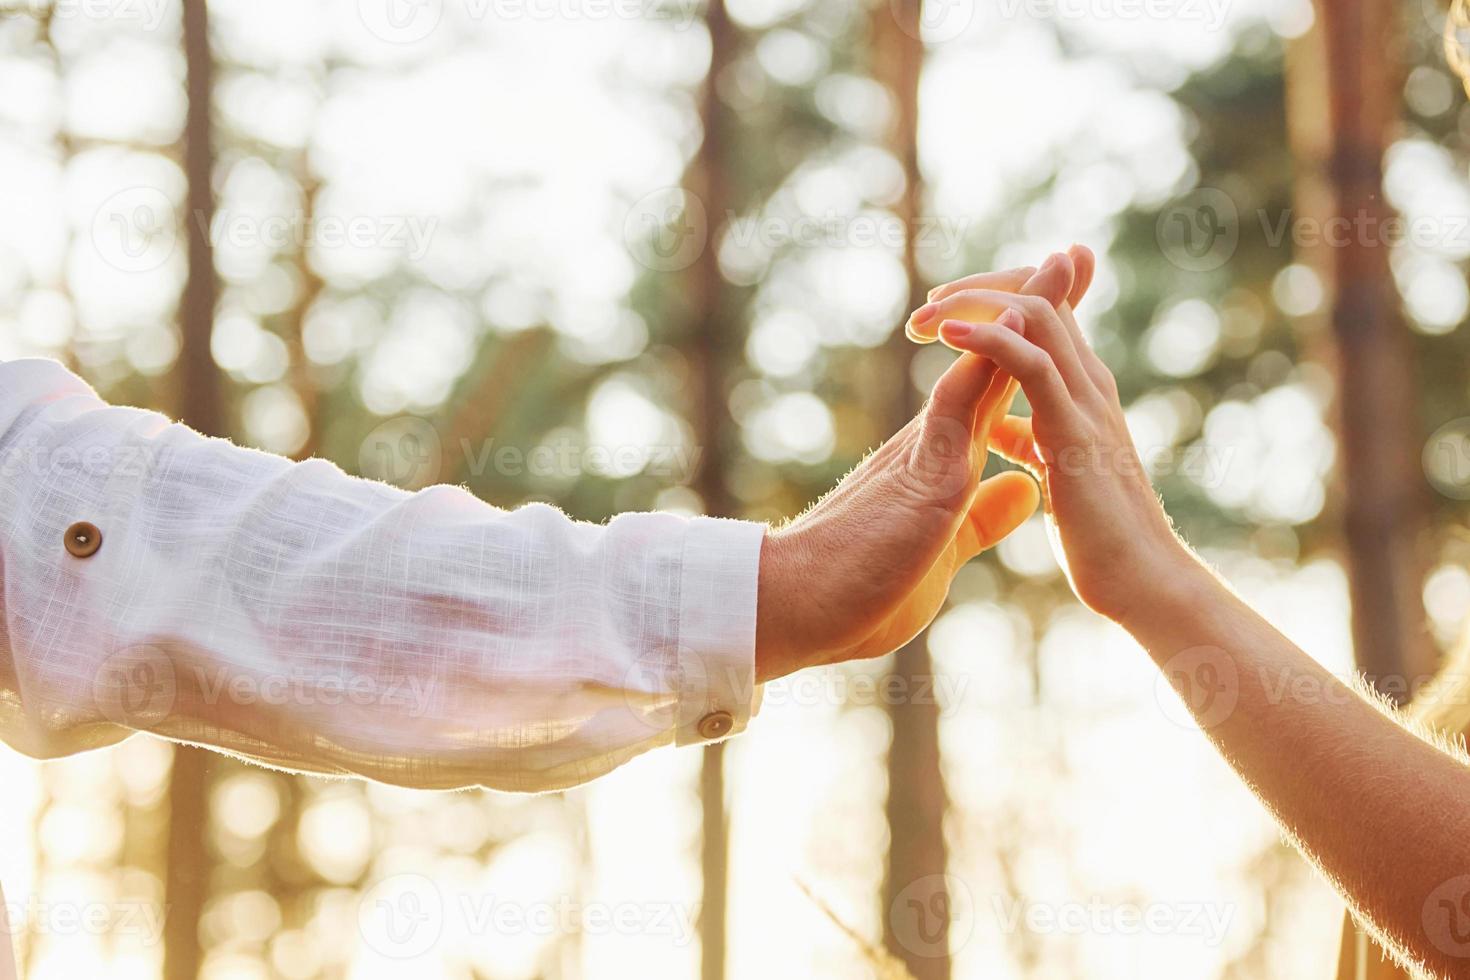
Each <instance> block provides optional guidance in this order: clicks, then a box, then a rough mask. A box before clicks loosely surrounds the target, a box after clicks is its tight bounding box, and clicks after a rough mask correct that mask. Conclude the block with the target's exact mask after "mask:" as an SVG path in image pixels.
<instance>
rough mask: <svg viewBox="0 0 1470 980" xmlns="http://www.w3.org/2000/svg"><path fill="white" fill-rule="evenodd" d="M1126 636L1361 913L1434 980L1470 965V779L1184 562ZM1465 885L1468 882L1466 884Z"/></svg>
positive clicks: (1168, 569)
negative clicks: (1468, 930) (1469, 919)
mask: <svg viewBox="0 0 1470 980" xmlns="http://www.w3.org/2000/svg"><path fill="white" fill-rule="evenodd" d="M1157 581H1158V582H1159V583H1160V586H1159V589H1158V594H1157V595H1156V596H1154V597H1153V599H1154V601H1151V602H1148V603H1142V604H1140V605H1141V606H1142V607H1143V608H1140V609H1139V610H1138V612H1137V613H1136V614H1135V615H1134V616H1132V617H1131V618H1130V620H1129V621H1128V622H1125V623H1124V626H1126V627H1127V628H1128V630H1129V631H1130V632H1131V633H1132V634H1133V635H1134V636H1135V637H1136V638H1137V639H1138V640H1139V642H1140V643H1142V644H1143V645H1144V647H1145V648H1147V650H1148V651H1149V654H1150V656H1152V657H1153V659H1154V660H1155V662H1156V663H1158V665H1159V667H1160V669H1162V670H1163V671H1164V673H1165V675H1166V676H1167V678H1168V680H1169V682H1170V683H1171V684H1172V685H1173V686H1174V688H1175V689H1176V690H1177V691H1178V692H1179V693H1180V696H1181V697H1182V698H1183V699H1184V701H1185V704H1186V705H1187V706H1188V707H1189V710H1190V711H1191V712H1192V713H1193V714H1194V716H1195V718H1196V719H1197V721H1198V722H1199V724H1200V727H1201V728H1202V729H1203V730H1204V731H1205V732H1206V733H1207V734H1208V735H1209V737H1210V738H1211V739H1212V740H1213V741H1214V742H1215V743H1216V745H1217V746H1218V747H1219V749H1220V751H1221V752H1222V753H1223V754H1224V756H1225V758H1226V759H1227V760H1228V761H1229V762H1230V764H1231V765H1232V766H1233V767H1234V768H1235V769H1236V771H1237V772H1238V773H1239V774H1240V776H1241V777H1242V778H1243V779H1245V781H1246V782H1247V783H1248V784H1249V785H1250V786H1251V787H1252V789H1253V790H1254V791H1255V792H1256V793H1257V794H1258V795H1259V796H1260V797H1261V799H1262V801H1263V802H1264V803H1265V804H1266V806H1267V807H1268V808H1269V809H1270V810H1271V812H1272V813H1273V814H1274V815H1275V816H1276V818H1277V819H1278V820H1279V821H1280V823H1281V824H1282V826H1283V827H1284V828H1285V830H1286V831H1287V832H1288V833H1289V834H1290V835H1291V836H1292V838H1293V840H1294V841H1295V842H1296V843H1297V844H1298V845H1299V847H1300V848H1301V849H1302V850H1303V851H1304V852H1305V853H1306V854H1307V856H1308V857H1309V858H1311V859H1312V860H1313V861H1314V862H1316V863H1317V864H1318V865H1319V866H1320V867H1321V868H1322V870H1323V871H1324V872H1325V873H1326V875H1327V876H1328V877H1329V878H1330V879H1331V880H1332V882H1333V883H1334V885H1335V886H1336V887H1337V888H1338V889H1339V890H1340V891H1341V892H1342V894H1343V896H1344V897H1345V898H1346V899H1347V900H1348V902H1349V903H1350V905H1351V906H1352V907H1353V908H1354V909H1355V911H1356V912H1357V913H1358V914H1359V915H1360V916H1361V917H1362V918H1363V919H1364V920H1365V921H1366V922H1367V923H1368V924H1369V925H1370V926H1371V927H1372V928H1373V929H1375V930H1376V931H1377V932H1378V934H1379V935H1380V938H1382V939H1384V940H1385V941H1387V942H1388V943H1389V944H1391V946H1392V947H1393V948H1394V949H1395V950H1396V952H1398V953H1399V954H1400V955H1401V956H1404V957H1406V958H1409V959H1411V960H1413V961H1415V962H1418V963H1423V964H1427V965H1428V967H1429V968H1430V969H1431V970H1433V971H1434V972H1435V974H1436V975H1443V976H1451V975H1453V976H1462V975H1464V974H1465V971H1466V970H1467V968H1470V942H1467V939H1470V937H1466V936H1464V935H1463V934H1462V933H1461V932H1460V930H1461V929H1463V928H1464V927H1463V925H1462V924H1461V923H1462V921H1463V920H1462V919H1460V918H1458V917H1459V916H1462V915H1463V914H1464V912H1465V911H1466V910H1467V909H1470V878H1461V876H1463V875H1467V874H1470V768H1467V767H1466V766H1465V765H1464V764H1463V763H1462V762H1461V760H1460V759H1457V758H1456V757H1454V756H1453V755H1451V754H1449V753H1448V752H1445V751H1442V750H1441V749H1440V748H1438V747H1436V746H1434V745H1431V744H1429V743H1428V742H1426V741H1425V740H1423V739H1421V738H1420V737H1418V736H1416V735H1415V734H1414V733H1412V732H1411V731H1410V730H1408V729H1406V728H1405V727H1403V726H1401V725H1400V724H1397V723H1395V721H1393V720H1391V719H1390V717H1389V716H1388V715H1387V714H1386V713H1385V712H1383V711H1381V710H1379V709H1378V708H1377V707H1375V706H1374V705H1372V704H1369V703H1368V702H1367V701H1366V700H1364V698H1363V697H1361V696H1360V695H1359V694H1358V693H1357V692H1355V691H1354V690H1352V689H1351V688H1350V687H1349V686H1347V685H1345V684H1343V683H1342V682H1341V681H1339V680H1338V679H1337V678H1336V677H1334V676H1333V675H1332V674H1331V673H1330V672H1329V671H1327V670H1325V669H1324V668H1323V667H1322V666H1321V665H1319V664H1318V663H1317V662H1316V661H1314V660H1313V659H1312V658H1311V657H1309V656H1308V655H1307V654H1306V653H1304V652H1303V651H1302V650H1301V649H1299V648H1298V647H1296V646H1295V645H1294V644H1292V643H1291V642H1290V641H1289V640H1287V639H1286V638H1285V637H1284V636H1282V635H1281V634H1280V633H1279V632H1277V631H1276V630H1275V629H1274V628H1272V627H1271V626H1270V624H1268V623H1267V622H1266V621H1265V620H1264V619H1262V618H1261V617H1260V616H1259V615H1258V614H1257V613H1255V612H1254V611H1253V610H1252V609H1251V608H1250V607H1249V606H1247V605H1246V604H1245V603H1244V602H1242V601H1241V600H1240V599H1239V598H1238V597H1237V596H1236V595H1234V593H1232V592H1231V591H1230V589H1229V588H1227V587H1226V586H1225V585H1224V584H1223V583H1221V582H1220V581H1219V580H1218V579H1216V578H1215V577H1214V576H1213V575H1212V574H1211V573H1210V572H1209V571H1208V570H1206V569H1205V568H1204V567H1203V566H1201V565H1199V564H1198V563H1197V562H1195V561H1194V559H1193V558H1192V557H1189V556H1187V555H1183V554H1180V555H1177V556H1173V557H1170V558H1169V559H1166V560H1163V561H1161V563H1160V567H1159V574H1158V577H1157ZM1457 879H1458V880H1457Z"/></svg>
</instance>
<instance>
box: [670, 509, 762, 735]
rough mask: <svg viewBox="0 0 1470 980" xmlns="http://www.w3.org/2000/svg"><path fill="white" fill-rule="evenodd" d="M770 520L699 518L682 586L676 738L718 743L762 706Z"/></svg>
mask: <svg viewBox="0 0 1470 980" xmlns="http://www.w3.org/2000/svg"><path fill="white" fill-rule="evenodd" d="M765 538H766V526H765V525H764V524H754V523H751V522H749V521H731V520H723V519H720V518H715V517H696V518H693V519H691V521H690V523H689V527H688V529H687V530H686V532H685V535H684V559H683V578H682V581H681V583H680V589H679V647H678V649H679V672H678V677H679V723H678V727H677V731H676V734H675V743H676V744H678V745H691V744H695V743H699V742H717V741H719V740H720V739H723V738H728V737H730V736H731V735H738V734H739V733H740V732H742V731H744V730H745V726H746V724H747V723H748V722H749V721H750V716H751V715H752V714H754V713H755V711H756V710H757V709H758V708H759V707H760V696H761V689H760V688H759V687H758V686H757V685H756V683H755V612H756V585H757V583H758V582H759V580H760V560H761V545H762V544H763V543H764V542H765Z"/></svg>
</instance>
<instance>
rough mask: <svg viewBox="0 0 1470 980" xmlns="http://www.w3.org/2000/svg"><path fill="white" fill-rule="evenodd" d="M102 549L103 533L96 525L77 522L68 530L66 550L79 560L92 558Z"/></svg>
mask: <svg viewBox="0 0 1470 980" xmlns="http://www.w3.org/2000/svg"><path fill="white" fill-rule="evenodd" d="M100 547H102V532H101V531H100V530H98V528H97V525H96V524H88V523H87V522H86V521H77V522H76V523H75V524H73V525H72V526H71V527H69V528H67V529H66V550H67V551H69V552H71V553H72V554H73V555H75V556H76V557H78V558H91V557H92V556H93V555H95V554H96V553H97V549H98V548H100Z"/></svg>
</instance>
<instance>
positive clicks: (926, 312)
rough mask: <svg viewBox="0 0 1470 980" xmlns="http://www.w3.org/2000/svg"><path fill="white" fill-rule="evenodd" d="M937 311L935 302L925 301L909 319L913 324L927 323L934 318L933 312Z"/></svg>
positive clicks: (937, 307)
mask: <svg viewBox="0 0 1470 980" xmlns="http://www.w3.org/2000/svg"><path fill="white" fill-rule="evenodd" d="M938 312H939V306H938V305H937V304H935V303H926V304H925V305H923V306H921V307H919V308H918V309H917V310H915V311H914V315H913V316H912V317H910V318H909V319H910V320H912V321H913V323H914V325H915V326H921V325H922V324H925V323H928V322H929V321H930V320H932V319H934V314H936V313H938Z"/></svg>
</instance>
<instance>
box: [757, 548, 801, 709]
mask: <svg viewBox="0 0 1470 980" xmlns="http://www.w3.org/2000/svg"><path fill="white" fill-rule="evenodd" d="M804 566H805V563H804V561H803V558H802V553H801V547H800V542H799V541H798V540H797V538H796V536H795V535H794V534H793V533H791V532H790V531H788V530H780V531H778V530H776V529H774V528H771V529H768V530H767V531H766V537H765V540H764V541H763V542H762V543H761V558H760V579H759V583H758V585H757V587H756V613H755V679H756V681H757V682H758V683H764V682H766V681H769V680H773V679H775V678H777V677H784V676H785V675H787V674H790V673H792V672H794V671H797V670H800V669H801V668H802V667H803V666H804V664H802V663H800V662H799V660H800V658H799V655H798V647H797V645H796V643H795V642H794V638H795V637H796V636H797V634H798V631H797V630H796V628H795V626H796V622H797V618H796V614H797V607H796V603H795V601H794V600H795V599H796V597H797V595H798V594H799V593H798V591H797V588H796V587H795V583H796V582H798V581H799V579H800V577H801V575H802V574H803V568H804Z"/></svg>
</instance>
